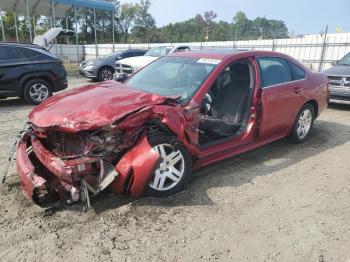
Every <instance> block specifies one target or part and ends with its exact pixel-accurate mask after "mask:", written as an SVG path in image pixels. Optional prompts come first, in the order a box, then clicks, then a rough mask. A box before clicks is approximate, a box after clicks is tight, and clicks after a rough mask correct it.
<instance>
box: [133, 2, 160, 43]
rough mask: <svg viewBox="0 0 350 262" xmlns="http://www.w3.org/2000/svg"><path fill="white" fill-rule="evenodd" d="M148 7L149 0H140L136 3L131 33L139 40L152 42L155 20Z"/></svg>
mask: <svg viewBox="0 0 350 262" xmlns="http://www.w3.org/2000/svg"><path fill="white" fill-rule="evenodd" d="M150 7H151V2H150V1H149V0H140V3H139V4H136V10H137V11H136V16H135V25H134V28H133V29H132V33H133V36H135V38H137V39H138V40H139V41H141V42H153V41H154V40H155V38H156V35H157V27H156V21H155V19H154V18H153V16H152V15H151V13H150V11H149V9H150Z"/></svg>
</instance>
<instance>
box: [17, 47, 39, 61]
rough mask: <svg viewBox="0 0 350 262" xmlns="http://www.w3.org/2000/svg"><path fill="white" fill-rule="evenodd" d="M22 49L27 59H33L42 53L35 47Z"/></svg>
mask: <svg viewBox="0 0 350 262" xmlns="http://www.w3.org/2000/svg"><path fill="white" fill-rule="evenodd" d="M20 50H21V53H22V55H23V56H24V57H25V58H27V59H31V58H34V57H37V56H39V55H41V53H39V52H37V51H35V50H33V49H30V48H21V49H20Z"/></svg>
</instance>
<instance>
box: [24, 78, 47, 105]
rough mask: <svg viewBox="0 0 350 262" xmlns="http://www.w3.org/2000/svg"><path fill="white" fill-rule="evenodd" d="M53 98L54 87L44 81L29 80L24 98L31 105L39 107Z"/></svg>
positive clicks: (25, 87)
mask: <svg viewBox="0 0 350 262" xmlns="http://www.w3.org/2000/svg"><path fill="white" fill-rule="evenodd" d="M50 96H52V87H51V84H50V83H49V82H47V81H46V80H43V79H32V80H29V81H28V82H27V83H26V84H25V86H24V90H23V98H24V100H25V101H27V102H28V103H30V104H34V105H38V104H40V103H41V102H43V101H44V100H46V99H47V98H49V97H50Z"/></svg>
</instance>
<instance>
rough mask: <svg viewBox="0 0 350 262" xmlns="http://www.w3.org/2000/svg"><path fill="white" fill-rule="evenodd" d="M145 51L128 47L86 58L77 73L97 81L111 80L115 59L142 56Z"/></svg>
mask: <svg viewBox="0 0 350 262" xmlns="http://www.w3.org/2000/svg"><path fill="white" fill-rule="evenodd" d="M145 53H146V50H141V49H129V50H126V51H119V52H115V53H112V54H110V55H107V56H104V57H101V58H96V59H92V60H87V61H84V62H82V63H81V64H80V65H79V73H80V74H81V75H83V76H85V77H87V78H90V79H94V80H98V81H106V80H112V79H113V74H114V72H115V62H116V61H119V60H121V59H124V58H129V57H135V56H143V55H144V54H145Z"/></svg>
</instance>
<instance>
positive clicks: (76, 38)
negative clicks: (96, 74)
mask: <svg viewBox="0 0 350 262" xmlns="http://www.w3.org/2000/svg"><path fill="white" fill-rule="evenodd" d="M74 20H75V41H76V47H77V63H78V65H79V36H78V18H77V6H76V5H75V6H74Z"/></svg>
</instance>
